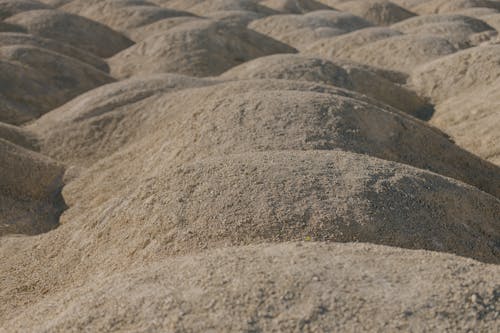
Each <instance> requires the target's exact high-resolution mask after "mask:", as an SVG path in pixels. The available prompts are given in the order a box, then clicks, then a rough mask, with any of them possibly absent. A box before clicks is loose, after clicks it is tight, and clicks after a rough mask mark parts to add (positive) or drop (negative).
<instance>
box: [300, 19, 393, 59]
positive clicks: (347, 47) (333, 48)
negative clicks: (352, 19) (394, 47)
mask: <svg viewBox="0 0 500 333" xmlns="http://www.w3.org/2000/svg"><path fill="white" fill-rule="evenodd" d="M401 35H402V33H401V32H399V31H396V30H393V29H389V28H381V27H373V28H366V29H360V30H356V31H353V32H351V33H348V34H344V35H341V36H337V37H332V38H323V39H320V40H318V41H317V42H314V43H311V44H309V45H308V46H307V47H305V48H304V49H302V52H303V53H305V54H312V55H318V56H321V57H324V58H329V59H332V60H336V59H338V58H342V55H349V54H352V53H353V52H354V50H355V49H357V48H359V47H362V46H364V45H367V44H369V43H372V42H376V41H379V40H382V39H386V38H389V37H394V36H401Z"/></svg>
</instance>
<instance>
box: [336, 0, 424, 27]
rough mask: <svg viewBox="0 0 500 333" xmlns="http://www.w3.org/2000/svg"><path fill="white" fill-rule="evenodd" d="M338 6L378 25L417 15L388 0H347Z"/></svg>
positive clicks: (389, 23)
mask: <svg viewBox="0 0 500 333" xmlns="http://www.w3.org/2000/svg"><path fill="white" fill-rule="evenodd" d="M336 7H337V8H338V9H340V10H343V11H347V12H350V13H353V14H355V15H358V16H360V17H362V18H364V19H366V20H367V21H369V22H372V23H373V24H376V25H391V24H393V23H396V22H399V21H403V20H406V19H408V18H410V17H414V16H415V13H412V12H410V11H409V10H407V9H404V8H402V7H400V6H398V5H396V4H394V3H392V2H390V1H387V0H369V1H347V2H343V3H339V4H338V5H337V6H336Z"/></svg>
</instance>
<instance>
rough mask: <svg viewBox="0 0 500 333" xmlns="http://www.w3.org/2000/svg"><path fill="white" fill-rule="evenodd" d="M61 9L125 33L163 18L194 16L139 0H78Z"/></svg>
mask: <svg viewBox="0 0 500 333" xmlns="http://www.w3.org/2000/svg"><path fill="white" fill-rule="evenodd" d="M61 9H62V10H64V11H67V12H70V13H73V14H78V15H81V16H84V17H86V18H88V19H91V20H94V21H97V22H100V23H103V24H106V25H107V26H109V27H111V28H112V29H115V30H117V31H121V32H124V33H127V32H128V31H129V30H130V29H134V28H138V27H141V26H144V25H148V24H151V23H154V22H156V21H159V20H162V19H166V18H172V17H179V16H192V14H190V13H188V12H184V11H179V10H174V9H167V8H161V7H158V6H152V5H151V4H150V3H147V2H146V1H137V0H134V1H119V2H118V1H113V0H105V1H102V0H101V1H95V2H94V3H91V4H90V5H89V3H88V0H78V1H72V2H70V3H69V4H67V5H65V6H63V7H61Z"/></svg>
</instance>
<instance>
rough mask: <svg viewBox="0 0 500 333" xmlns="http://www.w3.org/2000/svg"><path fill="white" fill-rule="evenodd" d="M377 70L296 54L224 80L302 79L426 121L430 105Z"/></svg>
mask: <svg viewBox="0 0 500 333" xmlns="http://www.w3.org/2000/svg"><path fill="white" fill-rule="evenodd" d="M378 72H380V71H379V70H378V69H374V68H373V69H372V68H370V67H367V66H361V65H359V64H355V63H343V62H341V63H338V64H335V63H333V62H331V61H328V60H325V59H322V58H314V57H305V56H301V55H295V54H285V55H281V54H280V55H272V56H267V57H261V58H257V59H255V60H252V61H248V62H246V63H244V64H242V65H239V66H236V67H233V68H232V69H230V70H229V71H227V72H225V73H224V74H223V75H222V76H221V77H222V78H227V79H240V80H241V79H287V80H304V81H312V82H318V83H324V84H331V85H333V86H337V87H342V88H345V89H350V90H354V91H357V92H359V93H362V94H365V95H367V96H369V97H372V98H374V99H376V100H379V101H381V102H382V103H386V104H388V105H390V106H392V107H395V108H397V109H400V110H402V111H405V112H407V113H409V114H412V115H415V116H417V117H423V118H426V114H427V113H428V112H429V108H430V106H429V104H427V102H426V101H425V100H424V99H422V98H420V97H419V96H417V94H415V92H413V91H411V90H408V89H406V88H405V87H403V86H401V85H398V84H396V83H394V82H392V81H391V80H389V79H387V78H386V77H384V76H383V74H379V73H378Z"/></svg>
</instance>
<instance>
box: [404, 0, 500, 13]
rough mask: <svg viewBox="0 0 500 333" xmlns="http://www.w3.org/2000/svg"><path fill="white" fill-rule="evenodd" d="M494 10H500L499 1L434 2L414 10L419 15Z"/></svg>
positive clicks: (463, 0)
mask: <svg viewBox="0 0 500 333" xmlns="http://www.w3.org/2000/svg"><path fill="white" fill-rule="evenodd" d="M475 7H482V8H494V9H497V10H500V1H497V0H453V1H449V0H437V1H435V0H432V1H429V0H427V1H424V3H422V4H420V5H417V6H415V7H414V8H413V10H414V11H415V12H417V13H419V14H436V13H451V12H457V11H460V10H463V9H466V8H475Z"/></svg>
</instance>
